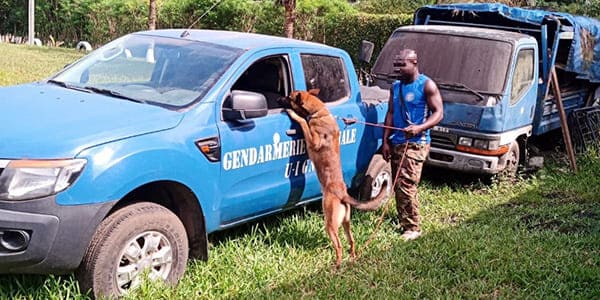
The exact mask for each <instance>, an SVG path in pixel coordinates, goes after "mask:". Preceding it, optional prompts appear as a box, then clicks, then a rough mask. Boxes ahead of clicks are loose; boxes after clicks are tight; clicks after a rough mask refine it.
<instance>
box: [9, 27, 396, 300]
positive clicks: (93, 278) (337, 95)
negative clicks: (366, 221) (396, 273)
mask: <svg viewBox="0 0 600 300" xmlns="http://www.w3.org/2000/svg"><path fill="white" fill-rule="evenodd" d="M309 88H319V89H320V94H319V96H320V98H321V99H322V100H323V101H324V102H326V104H327V107H328V108H329V110H330V111H331V112H332V114H333V115H334V116H336V117H338V120H339V121H338V122H339V125H340V128H341V137H340V141H339V142H340V145H341V147H340V148H341V156H342V163H343V165H342V169H343V172H344V179H345V181H346V182H347V184H348V188H349V189H350V190H351V191H355V192H356V194H360V193H361V192H362V195H363V196H364V197H365V198H368V197H370V196H375V195H378V194H379V193H389V192H390V188H389V181H390V168H389V165H388V164H387V163H386V162H385V161H384V160H382V158H381V155H380V154H378V150H379V148H380V145H381V136H382V131H381V130H380V129H378V128H373V127H366V126H365V125H364V123H362V122H372V123H381V122H383V118H384V115H385V113H386V111H387V99H388V95H389V94H388V92H387V91H386V90H382V89H380V88H378V87H362V86H359V81H358V79H357V75H356V74H355V69H354V66H353V64H352V62H351V60H350V57H349V56H348V54H347V53H346V52H345V51H343V50H340V49H336V48H333V47H329V46H325V45H321V44H315V43H309V42H303V41H298V40H292V39H284V38H279V37H272V36H264V35H257V34H247V33H237V32H224V31H210V30H158V31H148V32H138V33H133V34H130V35H126V36H124V37H122V38H119V39H117V40H115V41H113V42H111V43H109V44H107V45H105V46H103V47H102V48H99V49H98V50H96V51H94V52H92V53H91V54H89V55H87V56H85V57H83V58H82V59H80V60H79V61H76V62H74V63H73V64H71V65H69V66H67V67H66V68H65V69H64V70H62V71H60V72H59V73H58V74H56V75H54V76H52V77H50V78H48V79H46V80H43V81H40V82H35V83H30V84H24V85H19V86H12V87H6V88H2V89H0V111H2V115H3V117H2V128H3V129H2V130H1V131H0V141H2V142H1V143H0V273H65V272H71V271H73V270H76V275H77V277H78V279H79V281H80V284H81V288H82V289H83V290H88V289H91V290H92V291H93V294H94V295H121V294H123V293H126V292H127V291H128V290H129V289H130V288H134V287H136V286H137V285H138V284H139V282H140V277H141V276H140V274H141V272H142V271H144V270H149V276H150V278H153V279H157V278H158V279H164V280H166V281H167V282H171V283H175V282H177V281H178V280H179V278H180V277H181V276H182V274H183V272H184V269H185V266H186V262H187V260H188V255H189V256H191V257H196V258H201V259H207V258H208V241H207V235H208V234H210V233H212V232H215V231H218V230H222V229H225V228H229V227H232V226H235V225H238V224H241V223H243V222H248V221H250V220H254V219H256V218H259V217H262V216H265V215H268V214H273V213H276V212H280V211H283V210H286V209H291V208H294V207H297V206H300V205H304V204H306V203H308V202H311V201H318V200H320V197H321V191H320V186H319V182H318V180H317V176H316V174H315V172H314V167H313V166H312V163H311V162H310V160H309V159H308V156H307V153H306V142H305V140H304V139H303V136H302V134H301V129H300V128H299V127H297V124H295V122H292V121H291V120H290V118H289V117H288V115H287V113H286V112H285V110H284V109H282V108H281V107H280V105H279V102H278V101H277V100H278V99H279V97H282V96H285V95H288V94H289V93H290V92H291V91H293V90H307V89H309ZM342 118H356V119H357V120H358V121H362V122H356V123H354V124H351V125H346V124H344V123H343V121H342Z"/></svg>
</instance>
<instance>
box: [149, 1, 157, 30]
mask: <svg viewBox="0 0 600 300" xmlns="http://www.w3.org/2000/svg"><path fill="white" fill-rule="evenodd" d="M149 7H150V9H149V12H148V29H150V30H155V29H156V0H150V5H149Z"/></svg>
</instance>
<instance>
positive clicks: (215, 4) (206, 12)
mask: <svg viewBox="0 0 600 300" xmlns="http://www.w3.org/2000/svg"><path fill="white" fill-rule="evenodd" d="M221 1H223V0H218V1H217V2H215V3H214V4H213V5H212V6H211V7H210V8H209V9H207V10H206V11H205V12H204V13H203V14H202V15H201V16H200V17H199V18H198V19H196V21H194V22H193V23H192V25H190V27H188V28H187V29H186V30H184V31H183V32H182V33H181V35H180V36H179V37H181V38H184V37H186V36H188V35H190V33H189V32H188V31H189V30H190V29H192V27H194V25H196V23H198V22H199V21H200V20H202V18H204V16H206V14H208V13H209V12H210V11H211V10H212V9H213V8H215V6H217V5H219V3H221Z"/></svg>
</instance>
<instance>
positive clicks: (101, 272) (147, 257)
mask: <svg viewBox="0 0 600 300" xmlns="http://www.w3.org/2000/svg"><path fill="white" fill-rule="evenodd" d="M127 251H129V253H127ZM188 252H189V249H188V238H187V235H186V231H185V227H184V226H183V224H182V223H181V221H180V220H179V218H178V217H177V216H176V215H175V214H173V213H172V212H171V211H170V210H168V209H167V208H165V207H163V206H160V205H158V204H154V203H150V202H141V203H136V204H132V205H129V206H126V207H123V208H121V209H119V210H117V211H116V212H114V213H113V214H112V215H110V216H109V217H108V218H106V219H105V220H104V221H102V222H101V223H100V226H99V227H98V229H97V231H96V233H95V234H94V236H93V237H92V241H91V242H90V245H89V247H88V249H87V251H86V253H85V255H84V257H83V261H82V262H81V265H80V266H79V268H78V269H77V271H76V276H77V279H78V281H79V285H80V289H81V291H82V292H87V291H91V293H92V294H93V296H94V297H95V298H104V297H110V298H113V297H115V298H116V297H118V296H121V295H123V294H125V293H126V292H127V291H128V290H130V289H133V288H136V287H137V286H138V285H139V284H140V281H141V279H142V278H143V275H142V274H147V276H148V278H150V279H151V280H156V279H159V278H161V279H164V280H165V281H166V282H167V283H168V284H173V285H175V284H176V283H177V282H178V281H179V279H180V278H181V276H183V272H184V271H185V266H186V263H187V259H188ZM146 272H147V273H146Z"/></svg>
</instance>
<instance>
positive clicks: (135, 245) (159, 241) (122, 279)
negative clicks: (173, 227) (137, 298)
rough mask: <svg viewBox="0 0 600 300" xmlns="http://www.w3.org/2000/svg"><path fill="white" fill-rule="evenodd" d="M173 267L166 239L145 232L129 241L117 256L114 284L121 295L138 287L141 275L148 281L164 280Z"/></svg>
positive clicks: (157, 234)
mask: <svg viewBox="0 0 600 300" xmlns="http://www.w3.org/2000/svg"><path fill="white" fill-rule="evenodd" d="M172 265H173V251H172V248H171V243H170V242H169V240H168V239H167V237H166V236H165V235H164V234H162V233H160V232H157V231H145V232H143V233H141V234H139V235H137V236H136V237H134V238H132V239H131V240H129V241H128V242H127V243H126V244H125V247H124V248H123V250H122V251H121V254H120V255H119V261H118V266H117V270H116V274H115V275H116V276H115V281H116V282H115V283H116V285H117V286H118V288H119V292H120V293H121V294H124V293H126V292H127V291H128V290H130V289H133V288H136V287H138V286H139V285H140V283H141V280H142V277H143V276H142V274H144V272H147V276H148V278H149V279H150V280H157V279H163V280H166V279H167V276H169V273H170V271H171V267H172Z"/></svg>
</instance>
